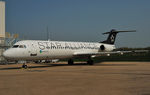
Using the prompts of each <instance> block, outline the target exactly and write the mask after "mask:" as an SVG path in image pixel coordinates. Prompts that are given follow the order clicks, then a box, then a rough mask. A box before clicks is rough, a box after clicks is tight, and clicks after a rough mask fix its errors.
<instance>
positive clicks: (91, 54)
mask: <svg viewBox="0 0 150 95" xmlns="http://www.w3.org/2000/svg"><path fill="white" fill-rule="evenodd" d="M142 52H149V51H148V50H134V51H111V52H108V51H107V52H96V53H93V52H75V53H74V56H101V55H110V54H125V53H142Z"/></svg>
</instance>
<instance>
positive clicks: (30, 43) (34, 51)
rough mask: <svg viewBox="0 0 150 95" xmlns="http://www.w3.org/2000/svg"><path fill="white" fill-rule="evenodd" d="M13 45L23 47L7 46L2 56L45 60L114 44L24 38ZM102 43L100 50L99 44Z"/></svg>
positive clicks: (11, 58) (16, 58) (109, 47)
mask: <svg viewBox="0 0 150 95" xmlns="http://www.w3.org/2000/svg"><path fill="white" fill-rule="evenodd" d="M15 45H19V46H20V45H24V47H23V48H22V47H17V48H14V47H12V48H9V49H8V50H6V51H5V52H4V54H3V55H4V56H5V57H6V58H7V59H10V60H47V59H61V58H72V57H74V54H75V53H76V52H82V53H97V52H104V51H112V50H113V49H115V46H114V45H109V44H103V43H92V42H66V41H41V40H39V41H38V40H25V41H19V42H17V43H16V44H14V46H15ZM101 45H104V46H105V50H104V51H102V50H101V49H100V46H101Z"/></svg>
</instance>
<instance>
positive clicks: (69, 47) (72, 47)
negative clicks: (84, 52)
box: [44, 47, 99, 49]
mask: <svg viewBox="0 0 150 95" xmlns="http://www.w3.org/2000/svg"><path fill="white" fill-rule="evenodd" d="M44 49H99V48H98V47H45V48H44Z"/></svg>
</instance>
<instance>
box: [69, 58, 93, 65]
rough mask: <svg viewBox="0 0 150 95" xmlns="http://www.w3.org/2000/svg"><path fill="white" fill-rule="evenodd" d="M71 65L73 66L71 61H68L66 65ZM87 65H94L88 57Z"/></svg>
mask: <svg viewBox="0 0 150 95" xmlns="http://www.w3.org/2000/svg"><path fill="white" fill-rule="evenodd" d="M73 64H74V61H73V59H69V60H68V65H73ZM87 64H88V65H94V61H93V60H92V59H91V57H88V61H87Z"/></svg>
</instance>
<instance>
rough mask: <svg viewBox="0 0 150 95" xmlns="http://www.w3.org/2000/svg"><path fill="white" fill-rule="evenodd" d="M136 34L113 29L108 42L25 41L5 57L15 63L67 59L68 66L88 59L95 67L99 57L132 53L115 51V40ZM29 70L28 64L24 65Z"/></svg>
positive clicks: (4, 54)
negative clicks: (128, 34) (123, 35)
mask: <svg viewBox="0 0 150 95" xmlns="http://www.w3.org/2000/svg"><path fill="white" fill-rule="evenodd" d="M120 32H135V30H132V31H116V30H114V29H112V30H111V31H110V32H106V33H103V34H109V35H108V38H107V40H105V41H102V42H95V43H93V42H67V41H42V40H23V41H18V42H17V43H15V44H14V45H13V46H12V47H11V48H9V49H7V50H6V51H5V52H4V53H3V56H4V57H5V58H6V59H8V60H14V61H19V60H22V61H30V60H32V61H38V60H50V59H62V58H67V59H68V64H69V65H72V64H73V63H74V61H73V58H76V57H77V58H83V57H84V58H87V59H88V61H87V64H89V65H93V63H94V62H93V60H92V58H93V57H96V56H99V55H105V54H106V55H107V54H108V55H110V54H117V53H119V54H122V53H126V52H131V51H113V50H114V49H115V45H114V43H115V39H116V35H117V33H120ZM22 67H24V68H27V65H26V64H23V66H22Z"/></svg>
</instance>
